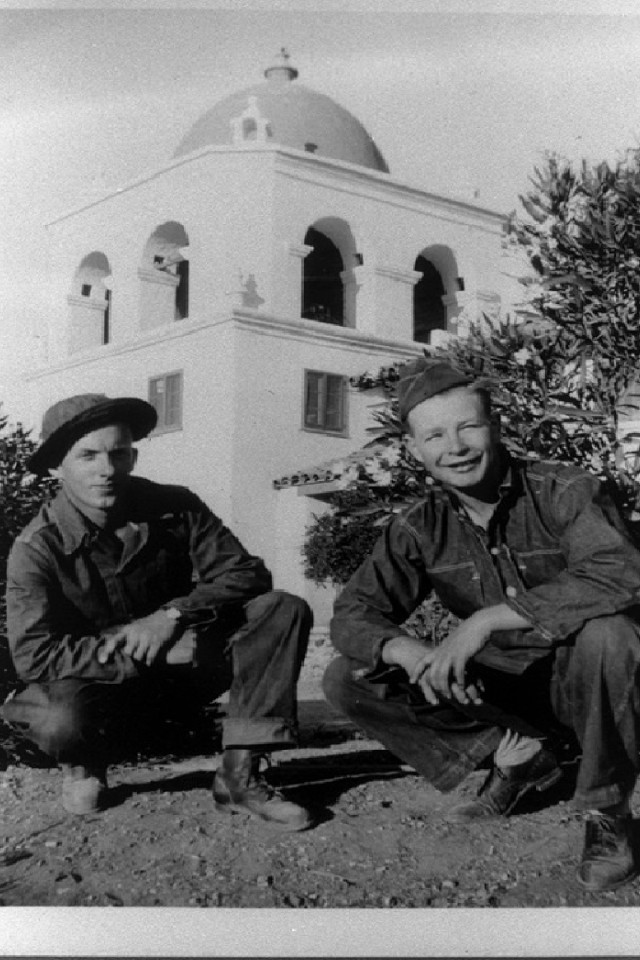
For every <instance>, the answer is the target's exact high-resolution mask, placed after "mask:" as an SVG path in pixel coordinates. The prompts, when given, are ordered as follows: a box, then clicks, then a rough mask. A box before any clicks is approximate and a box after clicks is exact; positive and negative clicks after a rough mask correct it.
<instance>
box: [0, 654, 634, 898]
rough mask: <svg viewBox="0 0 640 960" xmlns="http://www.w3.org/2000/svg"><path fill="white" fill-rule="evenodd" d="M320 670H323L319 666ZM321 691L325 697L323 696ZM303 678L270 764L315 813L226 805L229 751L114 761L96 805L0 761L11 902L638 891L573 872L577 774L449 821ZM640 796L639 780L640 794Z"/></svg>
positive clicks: (40, 773) (470, 784) (433, 797)
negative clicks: (513, 802)
mask: <svg viewBox="0 0 640 960" xmlns="http://www.w3.org/2000/svg"><path fill="white" fill-rule="evenodd" d="M319 672H321V671H319ZM314 691H315V693H316V699H310V696H311V694H312V693H313V692H314ZM317 692H318V686H317V676H315V675H313V674H312V673H309V672H307V674H306V676H305V679H304V682H303V684H302V686H301V690H300V693H301V698H302V699H301V725H302V745H301V747H300V748H299V749H297V750H294V751H287V752H286V753H282V754H279V755H276V756H277V757H278V760H277V763H276V764H275V765H274V767H273V768H272V771H271V774H270V776H271V777H272V778H273V780H274V781H275V782H278V783H280V784H284V785H285V786H286V787H287V790H288V792H289V795H290V796H291V798H292V799H296V800H298V801H299V802H301V803H304V804H307V805H309V806H310V807H312V808H313V809H314V811H315V813H316V816H317V824H316V826H315V827H314V828H313V829H311V830H308V831H306V832H304V833H299V834H286V833H279V832H277V831H276V830H274V829H273V828H268V827H265V826H264V825H262V824H257V823H254V822H253V821H251V820H250V819H248V818H246V817H244V816H243V815H232V816H229V815H222V814H218V813H216V812H215V810H214V809H213V804H212V801H211V795H210V788H211V782H212V779H213V772H214V770H215V767H216V765H217V763H218V762H219V756H217V755H197V756H190V757H187V758H182V759H177V758H175V757H172V758H167V757H164V758H162V757H161V758H156V759H147V760H144V761H143V762H139V763H136V764H133V763H122V764H120V765H118V766H115V767H113V768H111V769H110V773H109V778H110V784H111V786H112V787H113V788H114V790H113V800H114V802H113V805H112V806H110V807H109V809H107V810H105V811H104V812H102V813H100V814H97V815H92V816H87V817H72V816H69V815H67V814H66V813H65V812H64V810H63V809H62V807H61V806H60V804H59V786H60V779H59V778H60V774H59V772H58V771H57V770H56V769H49V768H46V767H45V768H38V767H29V766H25V765H10V766H8V767H7V768H6V769H5V770H4V771H2V772H0V808H1V809H2V815H3V816H2V823H1V825H0V902H1V903H2V905H5V906H24V905H32V906H50V905H58V906H112V907H118V906H126V907H129V906H133V907H142V906H172V907H182V906H189V907H255V908H258V907H279V908H294V907H295V908H300V907H303V908H309V909H313V908H318V907H365V908H367V907H388V908H399V907H422V908H426V907H429V908H450V907H491V908H497V907H573V906H578V907H594V906H609V907H612V906H628V907H630V906H638V905H640V880H636V881H634V882H632V883H630V884H628V885H626V886H624V887H622V888H621V889H619V890H617V891H615V892H610V893H602V894H591V893H587V892H585V891H583V890H582V889H581V888H580V887H579V886H578V884H577V883H576V881H575V879H574V872H575V868H576V865H577V862H578V859H579V855H580V851H581V846H582V834H583V824H582V821H581V817H580V816H579V815H578V814H577V813H575V812H574V811H573V810H572V809H571V805H570V803H569V800H570V796H571V790H572V773H573V772H575V771H574V770H572V768H571V766H567V768H566V778H565V782H564V783H561V784H560V785H558V786H557V787H555V788H553V792H549V793H547V794H545V795H544V797H538V798H537V802H536V804H534V805H531V806H529V807H528V808H524V809H522V810H521V811H519V812H517V814H516V815H514V816H511V817H510V818H509V819H507V820H503V821H494V822H489V823H484V824H478V823H476V824H473V825H460V826H458V825H456V826H454V825H449V824H447V823H446V822H445V820H444V814H445V812H446V809H447V807H448V806H449V805H450V804H451V803H453V802H457V801H458V800H459V799H460V797H467V796H470V795H472V794H473V793H474V791H475V790H476V789H477V787H478V786H479V784H480V783H481V782H482V779H483V777H484V776H485V774H484V773H483V772H482V771H478V772H476V773H474V774H473V775H472V776H471V777H469V778H468V779H467V780H466V781H465V783H464V784H463V785H462V787H461V788H460V789H459V790H458V791H456V793H455V795H452V794H449V795H443V794H440V793H438V792H437V791H436V790H435V789H433V788H432V787H431V786H430V785H429V784H427V783H426V782H425V781H424V780H423V779H422V778H420V777H419V776H417V775H416V774H415V773H413V772H412V771H411V769H410V768H409V767H407V766H405V765H402V764H401V763H400V762H399V761H397V760H396V759H395V758H394V757H393V756H392V755H391V754H389V753H388V752H386V751H385V750H383V749H382V748H381V746H380V745H379V744H377V743H376V742H374V741H371V740H366V739H362V738H361V737H360V736H359V735H358V733H357V732H356V731H355V730H354V728H353V727H352V726H351V725H350V724H349V723H348V722H346V721H344V720H342V719H341V718H340V717H338V716H337V715H336V714H334V713H332V712H331V710H330V709H329V707H328V706H327V705H326V704H325V703H324V702H322V701H321V700H319V699H317ZM634 799H635V809H636V811H638V812H640V794H638V793H637V794H636V796H635V798H634Z"/></svg>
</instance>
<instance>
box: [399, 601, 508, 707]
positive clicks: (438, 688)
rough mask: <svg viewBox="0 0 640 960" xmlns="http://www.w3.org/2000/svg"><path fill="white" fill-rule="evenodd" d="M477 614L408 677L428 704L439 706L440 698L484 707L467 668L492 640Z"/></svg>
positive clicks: (465, 621)
mask: <svg viewBox="0 0 640 960" xmlns="http://www.w3.org/2000/svg"><path fill="white" fill-rule="evenodd" d="M483 613H484V611H479V613H474V614H472V616H470V617H469V618H468V619H467V620H463V621H462V623H461V624H459V626H457V627H456V629H455V630H453V631H452V632H451V633H450V634H449V635H448V637H446V639H445V640H443V642H442V643H441V644H440V646H438V647H435V648H433V649H431V650H426V651H425V652H424V655H423V657H422V659H421V660H420V661H419V662H418V663H416V664H415V666H414V668H413V670H412V671H411V673H410V674H409V681H410V682H411V683H419V684H420V687H421V689H422V692H423V693H424V695H425V698H426V700H428V702H429V703H433V704H436V703H438V701H439V699H440V698H441V697H446V698H447V699H450V700H451V699H453V700H457V701H458V702H459V703H469V702H472V703H476V704H477V703H482V698H481V696H480V693H481V691H480V689H479V688H478V686H477V685H475V684H472V683H469V681H468V678H467V675H466V673H467V664H468V663H469V661H470V660H471V658H472V657H473V656H474V655H475V654H476V653H478V651H480V650H482V648H483V647H484V645H485V643H486V642H487V641H488V640H489V637H490V636H491V633H492V631H491V628H490V625H489V623H488V622H487V621H486V619H485V618H484V617H483V616H481V614H483Z"/></svg>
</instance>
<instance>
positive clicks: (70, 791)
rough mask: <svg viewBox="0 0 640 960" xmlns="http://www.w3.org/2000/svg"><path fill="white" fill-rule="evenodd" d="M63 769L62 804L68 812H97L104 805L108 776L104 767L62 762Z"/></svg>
mask: <svg viewBox="0 0 640 960" xmlns="http://www.w3.org/2000/svg"><path fill="white" fill-rule="evenodd" d="M60 767H61V769H62V806H63V807H64V809H65V810H66V811H67V813H75V814H87V813H95V812H96V811H97V810H101V809H102V807H103V806H104V803H105V799H106V795H107V777H106V772H105V771H104V770H103V769H95V768H92V767H80V766H78V767H75V766H72V765H71V764H69V763H62V764H60Z"/></svg>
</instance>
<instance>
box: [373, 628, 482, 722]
mask: <svg viewBox="0 0 640 960" xmlns="http://www.w3.org/2000/svg"><path fill="white" fill-rule="evenodd" d="M440 649H442V648H441V647H438V648H436V649H427V648H426V647H425V645H424V643H421V642H420V641H419V640H414V639H413V638H412V637H406V636H398V637H393V638H392V639H391V640H387V642H386V643H385V645H384V646H383V648H382V659H383V661H384V662H385V663H388V664H392V665H394V666H398V667H402V669H403V670H404V671H405V673H406V674H407V675H408V677H409V682H410V683H415V684H417V685H418V686H419V687H420V689H421V690H422V692H423V694H424V696H425V699H426V700H427V701H428V702H429V703H432V704H434V705H435V704H437V703H438V702H439V697H438V695H437V693H436V691H435V690H434V689H433V686H432V684H431V677H430V673H429V668H430V666H431V663H432V661H433V659H434V656H435V654H436V652H437V650H440ZM447 695H449V694H447ZM451 695H452V696H453V697H455V698H456V699H457V700H459V701H460V702H461V703H468V702H469V701H470V700H471V701H473V702H474V703H481V702H482V701H481V699H480V690H479V689H478V687H477V686H474V685H473V684H470V685H466V683H465V682H463V684H462V686H458V684H453V685H452V692H451Z"/></svg>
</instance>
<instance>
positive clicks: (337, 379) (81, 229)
mask: <svg viewBox="0 0 640 960" xmlns="http://www.w3.org/2000/svg"><path fill="white" fill-rule="evenodd" d="M414 133H415V132H414V131H402V130H398V137H402V136H413V135H414ZM502 226H503V218H502V217H501V216H500V215H499V214H497V213H496V212H494V211H491V210H487V209H483V208H481V207H480V206H479V205H477V204H476V203H472V202H463V201H460V200H456V199H452V198H448V197H444V196H437V195H434V194H431V193H429V192H427V191H425V190H422V189H418V188H416V187H414V186H410V185H408V184H405V183H402V182H400V181H398V180H395V179H394V178H393V176H392V174H391V173H390V172H389V171H388V168H387V165H386V163H385V161H384V159H383V157H382V155H381V153H380V151H379V150H378V149H377V147H376V145H375V143H374V142H373V140H372V139H371V137H370V136H369V134H368V133H367V132H366V130H365V129H364V128H363V126H362V125H361V124H360V123H359V121H358V120H357V119H356V118H355V117H353V116H352V115H351V114H349V113H348V112H347V111H346V110H345V109H343V108H342V107H341V106H339V105H338V104H337V103H335V102H334V101H332V100H331V99H329V98H328V97H326V96H324V95H322V94H320V93H316V92H314V91H312V90H310V89H309V88H307V87H305V86H303V85H302V84H301V83H300V82H299V81H298V80H297V71H296V70H295V68H294V67H292V66H291V65H290V63H289V58H288V55H287V54H286V53H285V52H284V51H283V52H282V53H281V54H280V56H279V57H278V58H276V61H275V63H274V64H273V65H272V66H271V67H269V68H268V69H267V70H266V71H265V80H264V81H263V82H261V83H259V84H256V85H255V86H253V87H249V88H248V89H246V90H244V91H241V92H239V93H237V94H234V95H232V96H230V97H227V98H226V99H224V100H222V101H221V102H219V103H218V104H217V105H215V106H214V107H213V108H212V109H211V110H210V111H209V112H208V113H206V114H205V115H204V116H203V117H202V118H201V119H200V120H199V121H198V122H197V123H196V124H195V125H194V127H193V128H192V129H191V130H190V131H189V132H187V134H186V136H185V138H184V140H183V141H182V143H181V144H180V146H179V147H178V149H177V151H176V153H175V155H174V156H173V158H172V159H170V160H168V161H167V162H165V163H163V164H162V165H161V166H160V167H158V168H157V169H155V170H153V171H151V172H149V173H147V174H146V175H144V176H141V177H140V178H139V179H138V180H136V181H135V182H133V183H129V184H127V185H125V186H123V187H122V188H120V189H118V190H116V191H114V192H112V193H110V194H108V195H106V196H104V197H103V198H102V199H100V200H99V201H97V202H94V203H91V204H89V205H86V206H83V207H81V208H79V209H76V210H73V211H71V212H69V213H68V214H66V215H65V216H62V217H60V218H59V219H57V220H56V221H55V222H54V223H51V224H50V225H49V226H48V231H49V237H50V257H51V267H52V272H53V276H54V286H53V289H52V293H51V311H50V314H49V319H48V329H47V330H46V331H42V337H41V341H40V344H41V350H40V356H39V357H38V358H34V369H33V371H32V373H31V374H30V384H31V388H32V394H33V398H34V418H35V419H39V417H40V416H41V413H42V412H43V410H44V409H45V408H46V407H47V406H48V405H49V404H50V403H51V402H53V401H55V400H57V399H59V398H60V397H62V396H65V395H70V394H73V393H79V392H85V391H102V392H105V393H107V394H109V395H111V396H115V395H123V394H132V395H137V396H141V397H145V398H148V399H150V400H151V402H153V403H154V404H155V405H156V406H157V407H158V410H159V414H160V424H159V428H158V430H157V431H156V432H155V433H154V434H153V436H152V437H150V438H149V439H148V440H146V441H143V442H142V443H141V444H140V460H139V468H138V469H139V472H140V473H143V474H146V475H147V476H150V477H152V478H154V479H158V480H167V481H172V482H181V483H185V484H186V485H188V486H190V487H191V488H192V489H194V490H195V491H196V492H197V493H198V494H200V495H201V496H202V497H203V498H204V499H205V500H206V501H207V502H208V503H210V505H211V506H212V507H213V509H214V510H215V511H216V512H217V513H218V514H219V515H220V516H222V517H223V518H224V519H225V521H226V522H227V523H228V524H229V525H230V526H231V527H232V529H233V530H234V531H235V532H236V533H237V534H238V535H239V536H240V537H241V539H242V540H243V541H244V542H245V544H246V545H247V547H248V548H249V549H251V550H253V551H255V552H257V553H259V554H261V555H262V556H263V557H264V558H265V560H266V562H267V563H268V565H269V566H270V567H271V569H272V570H273V572H274V576H275V580H276V585H277V586H280V587H283V588H287V589H291V590H293V591H295V592H298V593H300V594H302V595H304V596H306V597H307V598H308V599H309V600H310V601H311V603H312V605H313V606H314V608H315V611H316V621H317V624H318V625H319V626H322V624H323V623H324V622H326V619H327V617H328V611H329V601H330V599H331V598H330V595H329V593H328V592H327V591H321V590H317V589H316V588H314V587H313V586H312V585H311V584H309V583H308V582H306V581H305V580H304V578H303V575H302V568H301V561H300V545H301V542H302V538H303V533H304V528H305V526H306V524H307V523H308V522H309V521H310V519H311V515H312V514H313V513H314V512H317V510H318V505H317V501H314V500H313V499H312V498H309V497H308V496H298V493H297V491H296V490H294V489H290V490H284V491H278V490H276V489H274V487H273V480H274V479H275V478H278V477H282V476H283V475H286V474H288V473H290V472H291V471H294V470H296V469H298V468H300V467H301V466H303V465H305V464H309V465H312V464H314V463H319V462H323V461H326V460H329V459H331V458H333V457H341V456H344V455H346V454H348V453H349V452H350V451H353V450H354V449H356V448H358V447H360V446H361V445H362V444H363V442H365V440H366V439H367V437H366V432H365V431H366V427H367V426H368V425H369V424H370V410H369V405H370V404H371V396H370V395H367V394H364V395H363V394H358V393H356V392H354V391H352V390H350V388H349V384H348V380H349V378H350V377H352V376H356V375H357V374H359V373H362V372H364V371H367V370H368V371H371V372H373V371H376V370H377V369H378V368H379V367H380V366H382V365H386V364H388V363H390V362H395V361H399V360H400V361H402V360H405V359H410V358H411V357H413V356H415V355H417V354H419V353H420V352H421V351H422V349H423V346H424V344H425V343H428V342H429V341H430V339H432V338H434V337H437V336H442V335H443V333H442V332H441V331H446V332H449V333H453V334H455V333H457V332H460V330H461V327H462V326H463V324H464V320H465V318H467V317H471V316H475V315H477V314H478V313H479V312H486V313H489V314H491V313H493V312H495V311H496V310H498V309H499V306H500V302H501V299H503V298H504V296H505V290H506V287H504V283H505V278H504V276H503V274H502V272H501V239H502ZM434 331H435V332H434Z"/></svg>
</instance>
